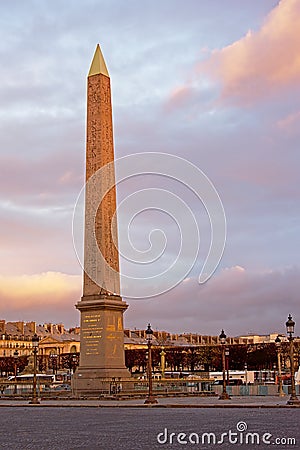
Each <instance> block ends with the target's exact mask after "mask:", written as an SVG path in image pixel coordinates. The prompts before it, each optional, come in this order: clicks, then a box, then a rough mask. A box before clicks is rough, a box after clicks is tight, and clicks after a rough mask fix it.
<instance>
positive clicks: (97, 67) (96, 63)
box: [88, 44, 109, 77]
mask: <svg viewBox="0 0 300 450" xmlns="http://www.w3.org/2000/svg"><path fill="white" fill-rule="evenodd" d="M99 73H102V74H103V75H106V76H107V77H109V73H108V70H107V67H106V64H105V61H104V58H103V55H102V52H101V49H100V45H99V44H97V47H96V50H95V54H94V58H93V61H92V64H91V67H90V71H89V74H88V77H90V76H92V75H98V74H99Z"/></svg>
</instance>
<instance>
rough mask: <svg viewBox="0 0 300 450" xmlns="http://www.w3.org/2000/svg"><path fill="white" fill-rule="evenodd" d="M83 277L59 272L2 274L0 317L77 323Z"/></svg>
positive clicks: (0, 278)
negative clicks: (77, 308)
mask: <svg viewBox="0 0 300 450" xmlns="http://www.w3.org/2000/svg"><path fill="white" fill-rule="evenodd" d="M81 283H82V277H81V276H79V275H68V274H64V273H60V272H45V273H39V274H34V275H22V276H0V316H1V317H2V318H3V319H6V320H17V319H18V318H19V319H20V320H36V321H41V322H45V321H48V320H49V321H52V322H62V321H64V322H65V323H66V324H67V325H68V326H69V325H73V324H74V323H75V322H78V318H77V316H78V313H76V310H75V308H74V305H75V303H77V301H79V300H80V296H81Z"/></svg>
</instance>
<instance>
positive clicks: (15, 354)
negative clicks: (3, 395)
mask: <svg viewBox="0 0 300 450" xmlns="http://www.w3.org/2000/svg"><path fill="white" fill-rule="evenodd" d="M18 358H19V352H18V350H15V351H14V375H15V387H14V394H16V393H17V368H18Z"/></svg>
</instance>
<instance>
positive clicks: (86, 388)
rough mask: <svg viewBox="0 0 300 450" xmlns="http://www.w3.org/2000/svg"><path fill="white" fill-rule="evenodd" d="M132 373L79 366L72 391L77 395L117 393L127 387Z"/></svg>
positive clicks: (122, 370)
mask: <svg viewBox="0 0 300 450" xmlns="http://www.w3.org/2000/svg"><path fill="white" fill-rule="evenodd" d="M128 381H130V373H129V371H128V370H127V369H126V368H124V369H122V368H120V369H111V368H109V369H99V368H97V369H87V368H80V367H79V368H78V370H77V371H76V372H75V374H74V377H73V380H72V391H73V394H74V395H75V396H76V397H82V396H100V395H102V394H117V393H120V392H123V391H124V390H125V388H126V382H127V383H128Z"/></svg>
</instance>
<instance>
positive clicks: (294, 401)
mask: <svg viewBox="0 0 300 450" xmlns="http://www.w3.org/2000/svg"><path fill="white" fill-rule="evenodd" d="M285 326H286V332H287V334H288V340H289V341H290V364H291V396H290V399H289V400H288V402H287V404H288V405H300V400H299V399H298V397H297V395H296V386H295V367H294V364H295V363H294V337H293V334H294V329H295V322H294V321H293V319H292V316H291V314H289V316H288V320H287V321H286V323H285Z"/></svg>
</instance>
